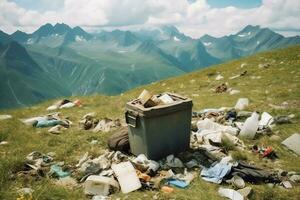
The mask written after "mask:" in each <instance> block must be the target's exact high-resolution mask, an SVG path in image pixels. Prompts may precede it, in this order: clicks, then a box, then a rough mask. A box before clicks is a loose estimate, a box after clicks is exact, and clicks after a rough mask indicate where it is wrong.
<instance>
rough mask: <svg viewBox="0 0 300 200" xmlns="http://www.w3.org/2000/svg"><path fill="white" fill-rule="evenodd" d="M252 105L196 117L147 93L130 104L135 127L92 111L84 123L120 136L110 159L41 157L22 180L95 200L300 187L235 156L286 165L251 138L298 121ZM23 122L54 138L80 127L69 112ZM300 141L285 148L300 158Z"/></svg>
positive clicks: (186, 103)
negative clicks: (47, 180) (46, 180)
mask: <svg viewBox="0 0 300 200" xmlns="http://www.w3.org/2000/svg"><path fill="white" fill-rule="evenodd" d="M245 74H246V72H245V73H244V74H243V75H245ZM243 75H242V74H241V75H240V76H243ZM249 104H250V101H249V99H248V98H240V99H238V101H237V102H236V104H235V106H233V107H231V108H225V107H224V108H208V109H203V110H200V111H194V112H192V101H191V99H188V98H184V97H181V96H180V95H176V94H171V93H163V94H159V95H152V94H151V93H150V92H149V91H147V90H144V91H143V92H142V93H141V94H140V96H139V97H138V98H137V99H134V100H132V101H130V102H128V103H127V104H126V111H125V120H126V124H127V126H124V125H122V123H121V122H120V120H118V119H117V120H112V119H108V118H105V119H101V120H100V119H97V118H96V113H88V114H86V115H85V116H83V118H82V119H81V120H80V122H79V124H80V126H81V128H82V129H84V130H92V131H94V132H109V131H114V133H113V134H111V135H110V137H109V138H108V141H107V146H108V149H107V150H106V151H105V152H104V153H103V154H101V155H99V156H93V155H90V154H89V152H86V153H85V154H84V155H82V157H80V158H78V162H77V164H76V165H67V164H66V163H64V162H63V161H56V160H55V153H53V152H49V153H47V154H44V153H40V152H37V151H35V152H32V153H30V154H29V155H28V156H27V157H26V159H24V167H23V169H22V170H21V171H20V172H19V175H28V174H30V175H34V176H38V177H45V176H48V177H51V178H52V179H54V180H55V183H56V184H58V185H61V186H63V187H68V188H76V187H83V189H84V193H85V194H86V195H88V196H90V197H92V198H93V199H106V198H107V197H108V196H110V195H112V194H114V193H118V192H122V193H125V194H126V193H130V192H133V191H136V190H155V191H161V192H163V193H166V194H168V193H173V192H175V190H174V188H179V189H185V188H188V187H189V185H190V184H191V182H192V181H193V180H195V179H197V178H201V179H203V180H204V181H207V182H210V183H212V184H222V187H220V188H219V190H218V194H219V195H220V196H222V197H226V198H229V199H241V200H243V199H247V198H248V197H249V195H251V193H252V192H253V189H252V188H251V184H262V183H264V184H268V183H271V184H273V185H278V186H282V187H284V188H288V189H290V188H293V185H294V184H297V183H299V182H300V175H299V174H298V173H297V172H293V173H292V172H286V173H285V172H283V171H279V170H278V169H264V168H262V167H261V166H256V165H255V164H253V163H249V162H246V161H243V160H238V159H233V156H232V155H231V154H230V149H235V150H237V151H240V152H243V151H250V152H252V153H253V154H257V155H259V157H261V158H263V159H264V158H270V159H278V155H277V154H276V149H275V148H273V147H272V146H268V145H261V144H254V145H252V146H251V147H249V146H246V145H245V144H244V142H243V140H244V139H247V140H252V141H255V139H256V138H257V137H260V136H262V135H267V136H268V135H269V134H270V132H272V128H273V127H274V126H275V125H278V124H283V123H292V120H291V119H292V116H275V117H273V116H272V115H270V114H269V113H267V112H263V113H262V114H260V113H259V112H249V111H245V109H246V108H248V106H249ZM176 120H179V121H176ZM22 121H23V123H25V124H26V125H31V126H34V127H37V128H43V127H51V129H50V130H49V132H51V133H55V134H59V133H61V131H63V130H64V129H66V128H68V127H70V125H71V124H72V122H70V121H69V120H68V119H67V118H64V117H63V116H62V114H61V113H52V114H48V115H44V116H38V117H33V118H28V119H24V120H22ZM170 124H172V126H170ZM156 127H159V129H157V128H156ZM273 136H274V135H273ZM299 141H300V134H298V133H295V134H294V135H292V136H291V137H289V138H287V139H285V140H284V141H283V142H282V144H283V145H284V146H286V147H287V148H288V149H290V150H292V151H293V152H295V153H296V154H298V155H300V149H299V147H300V144H299Z"/></svg>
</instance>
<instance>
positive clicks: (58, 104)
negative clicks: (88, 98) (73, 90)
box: [46, 99, 82, 111]
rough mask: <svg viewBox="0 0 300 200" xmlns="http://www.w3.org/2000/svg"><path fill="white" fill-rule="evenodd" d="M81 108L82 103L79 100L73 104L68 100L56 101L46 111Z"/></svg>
mask: <svg viewBox="0 0 300 200" xmlns="http://www.w3.org/2000/svg"><path fill="white" fill-rule="evenodd" d="M75 106H77V107H81V106H82V103H81V101H80V100H79V99H76V100H75V101H74V102H72V101H70V100H68V99H63V100H60V101H57V102H56V103H54V104H53V105H51V106H49V107H48V108H47V109H46V110H48V111H52V110H57V109H63V108H72V107H75Z"/></svg>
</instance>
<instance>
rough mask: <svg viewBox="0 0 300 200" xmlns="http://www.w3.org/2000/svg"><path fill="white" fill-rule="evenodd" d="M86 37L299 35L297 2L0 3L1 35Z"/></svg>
mask: <svg viewBox="0 0 300 200" xmlns="http://www.w3.org/2000/svg"><path fill="white" fill-rule="evenodd" d="M48 22H49V23H52V24H55V23H57V22H59V23H62V22H63V23H66V24H68V25H70V26H81V27H83V28H84V29H86V30H88V31H97V30H101V29H115V28H119V29H133V28H135V29H136V28H141V27H152V26H159V25H175V26H176V27H178V28H179V30H180V31H182V32H184V33H185V34H187V35H189V36H192V37H194V38H198V37H200V36H202V35H203V34H206V33H207V34H210V35H213V36H222V35H226V34H231V33H234V32H237V31H239V30H241V29H242V28H243V27H244V26H246V25H248V24H252V25H261V26H262V27H269V28H271V29H273V30H275V31H277V32H279V33H281V34H283V35H289V36H291V35H300V0H0V30H2V31H5V32H7V33H12V32H14V31H16V30H17V29H19V30H22V31H25V32H32V31H34V30H35V29H37V28H38V27H39V26H41V25H43V24H45V23H48Z"/></svg>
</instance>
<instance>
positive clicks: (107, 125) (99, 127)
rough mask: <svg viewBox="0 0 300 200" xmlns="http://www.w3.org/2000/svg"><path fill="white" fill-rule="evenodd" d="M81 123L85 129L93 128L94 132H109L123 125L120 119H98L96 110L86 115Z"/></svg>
mask: <svg viewBox="0 0 300 200" xmlns="http://www.w3.org/2000/svg"><path fill="white" fill-rule="evenodd" d="M79 124H80V125H81V127H82V129H83V130H92V131H93V132H100V131H102V132H109V131H111V130H113V129H116V128H118V127H120V126H122V124H121V121H120V120H119V119H115V120H113V119H108V118H104V119H101V120H99V119H97V118H96V113H95V112H92V113H88V114H86V115H84V116H83V117H82V119H81V120H80V121H79Z"/></svg>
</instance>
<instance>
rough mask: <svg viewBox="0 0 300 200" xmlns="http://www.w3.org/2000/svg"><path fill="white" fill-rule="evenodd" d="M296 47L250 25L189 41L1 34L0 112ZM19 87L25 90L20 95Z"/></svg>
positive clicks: (53, 29)
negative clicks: (223, 33)
mask: <svg viewBox="0 0 300 200" xmlns="http://www.w3.org/2000/svg"><path fill="white" fill-rule="evenodd" d="M296 44H300V37H299V36H295V37H284V36H282V35H280V34H278V33H275V32H274V31H272V30H270V29H268V28H261V27H259V26H251V25H248V26H246V27H245V28H244V29H242V30H241V31H239V32H238V33H236V34H232V35H228V36H223V37H219V38H216V37H213V36H210V35H204V36H202V37H201V38H199V39H193V38H191V37H189V36H186V35H185V34H183V33H181V32H180V31H179V30H178V29H177V28H176V27H174V26H161V27H157V28H152V29H142V30H139V31H122V30H113V31H101V32H99V33H88V32H86V31H84V30H83V29H82V28H81V27H78V26H77V27H74V28H71V27H70V26H68V25H67V24H64V23H57V24H55V25H52V24H50V23H48V24H45V25H43V26H41V27H40V28H39V29H37V30H36V31H34V32H33V33H31V34H28V33H24V32H22V31H16V32H14V33H13V34H11V35H9V34H6V33H4V32H2V31H0V72H1V74H0V76H1V80H3V83H4V84H2V85H1V90H0V95H1V97H0V108H10V107H16V106H24V105H30V104H32V103H36V102H39V101H42V100H45V99H49V98H54V97H59V96H70V95H90V94H95V93H101V94H108V95H115V94H120V93H121V92H124V91H126V90H129V89H131V88H134V87H137V86H139V85H143V84H148V83H151V82H154V81H157V80H161V79H165V78H168V77H172V76H177V75H180V74H184V73H186V72H191V71H194V70H197V69H200V68H203V67H208V66H210V65H214V64H218V63H222V62H225V61H228V60H231V59H236V58H240V57H244V56H248V55H252V54H255V53H257V52H260V51H265V50H270V49H275V48H282V47H287V46H291V45H296ZM22 88H24V90H22Z"/></svg>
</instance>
